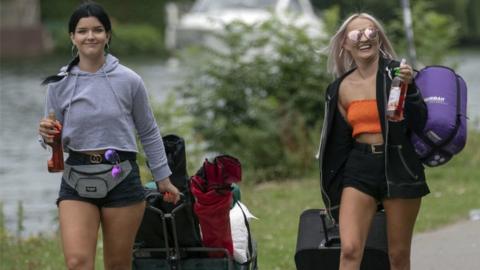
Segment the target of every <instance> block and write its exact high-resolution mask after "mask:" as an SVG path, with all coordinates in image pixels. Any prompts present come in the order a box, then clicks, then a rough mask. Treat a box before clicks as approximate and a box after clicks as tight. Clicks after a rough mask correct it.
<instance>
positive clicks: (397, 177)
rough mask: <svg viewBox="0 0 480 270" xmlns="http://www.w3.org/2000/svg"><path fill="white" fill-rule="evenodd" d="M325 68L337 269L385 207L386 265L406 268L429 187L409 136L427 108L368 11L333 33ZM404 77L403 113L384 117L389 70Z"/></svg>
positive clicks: (358, 249)
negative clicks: (338, 248)
mask: <svg viewBox="0 0 480 270" xmlns="http://www.w3.org/2000/svg"><path fill="white" fill-rule="evenodd" d="M329 49H330V50H329V64H328V68H329V70H330V71H331V73H333V74H334V75H335V77H336V80H335V81H334V82H332V83H331V84H330V85H329V87H328V89H327V91H326V97H325V102H326V104H325V120H324V121H325V122H324V125H323V130H322V139H321V143H320V152H319V160H320V168H321V180H322V183H321V186H322V194H323V199H324V202H325V205H326V207H327V210H328V212H329V213H330V215H331V216H332V217H333V218H334V219H335V221H337V222H338V224H339V227H340V238H341V255H340V269H341V270H347V269H359V268H360V264H361V260H362V256H363V249H364V246H365V241H366V238H367V234H368V230H369V227H370V224H371V222H372V219H373V217H374V214H375V212H376V211H377V209H378V207H379V206H383V208H384V209H385V213H386V219H387V235H388V252H389V259H390V269H392V270H400V269H402V270H404V269H410V248H411V239H412V233H413V227H414V223H415V220H416V217H417V214H418V211H419V208H420V202H421V197H422V196H425V195H426V194H428V193H429V189H428V186H427V184H426V182H425V174H424V168H423V166H422V164H421V162H420V161H419V159H418V157H417V155H416V153H415V151H414V148H413V146H412V145H411V143H410V140H409V138H408V135H409V133H410V132H411V131H412V130H421V129H423V126H424V125H425V121H426V117H427V110H426V106H425V103H424V102H423V99H422V97H421V95H420V93H419V91H418V89H417V88H416V86H415V82H414V81H413V71H412V68H411V67H410V66H409V65H407V64H403V65H400V64H399V62H398V61H395V60H394V57H395V52H394V50H393V48H392V45H391V44H390V41H389V40H388V38H387V36H386V35H385V32H384V30H383V28H382V26H381V25H380V23H379V22H378V21H377V20H376V19H375V18H374V17H372V16H371V15H368V14H365V13H360V14H354V15H352V16H350V17H349V18H348V19H346V20H345V22H344V23H343V24H342V25H341V27H340V29H339V30H338V31H337V33H336V34H335V35H334V36H333V37H332V39H331V41H330V46H329ZM399 65H400V67H399V68H400V75H399V76H400V77H401V78H402V79H403V81H404V82H405V83H407V84H408V90H407V95H406V102H405V112H404V119H402V120H401V121H396V122H393V121H389V120H387V118H386V113H385V112H386V103H387V102H386V101H387V99H388V96H389V89H390V84H391V80H392V79H391V78H392V75H393V72H392V69H393V68H394V67H398V66H399Z"/></svg>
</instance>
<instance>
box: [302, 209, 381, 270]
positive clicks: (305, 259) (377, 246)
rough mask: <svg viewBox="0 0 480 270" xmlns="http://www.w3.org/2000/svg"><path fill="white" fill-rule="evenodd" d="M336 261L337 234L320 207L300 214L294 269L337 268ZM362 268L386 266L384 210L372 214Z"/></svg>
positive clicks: (338, 259)
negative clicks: (373, 215)
mask: <svg viewBox="0 0 480 270" xmlns="http://www.w3.org/2000/svg"><path fill="white" fill-rule="evenodd" d="M339 263H340V237H339V230H338V226H337V225H334V224H333V222H332V221H331V220H330V218H329V217H328V215H326V212H325V210H324V209H308V210H305V211H304V212H303V213H302V214H301V216H300V223H299V225H298V238H297V248H296V252H295V265H296V267H297V270H337V269H338V267H339ZM360 269H362V270H388V269H390V264H389V259H388V250H387V231H386V220H385V213H384V212H383V211H379V212H377V213H376V214H375V217H374V219H373V221H372V226H371V228H370V232H369V235H368V238H367V242H366V246H365V251H364V254H363V260H362V265H361V268H360Z"/></svg>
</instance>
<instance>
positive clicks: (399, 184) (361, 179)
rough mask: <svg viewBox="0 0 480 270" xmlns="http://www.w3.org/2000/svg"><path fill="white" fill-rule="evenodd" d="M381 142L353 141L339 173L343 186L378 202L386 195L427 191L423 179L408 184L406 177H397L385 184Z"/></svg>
mask: <svg viewBox="0 0 480 270" xmlns="http://www.w3.org/2000/svg"><path fill="white" fill-rule="evenodd" d="M383 148H384V147H383V145H381V146H380V147H379V148H378V149H377V148H375V149H373V148H372V147H371V145H368V144H362V143H355V144H354V147H353V149H352V151H351V152H350V155H349V157H348V159H347V161H346V164H345V168H344V172H343V176H344V177H343V187H353V188H355V189H357V190H360V191H361V192H363V193H366V194H368V195H370V196H372V197H373V198H375V199H376V200H378V201H383V200H384V199H387V198H419V197H422V196H424V195H426V194H428V193H429V190H428V186H427V184H426V183H425V182H424V181H417V182H414V183H413V184H412V181H414V180H412V179H409V178H408V177H406V178H405V177H403V178H398V179H396V180H395V182H391V183H390V186H388V184H387V179H386V173H385V152H384V149H383Z"/></svg>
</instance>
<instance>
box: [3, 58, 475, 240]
mask: <svg viewBox="0 0 480 270" xmlns="http://www.w3.org/2000/svg"><path fill="white" fill-rule="evenodd" d="M453 61H454V62H457V63H459V64H460V65H459V66H458V67H457V72H458V73H459V74H461V75H462V76H463V78H464V79H465V80H466V82H467V85H468V87H469V104H468V108H469V117H470V119H471V121H470V123H471V124H473V123H474V122H476V124H475V125H476V127H477V128H480V124H479V121H478V119H480V76H478V71H479V70H480V52H478V51H477V52H474V53H472V52H468V53H463V54H460V55H459V56H458V57H455V58H454V59H453ZM123 63H124V64H126V65H127V66H129V67H131V68H132V69H134V70H135V71H136V72H137V73H138V74H139V75H140V76H142V78H143V79H144V81H145V84H146V86H147V89H148V91H149V93H150V95H151V97H152V101H154V102H158V101H161V100H162V98H163V97H164V96H165V94H166V93H167V92H168V91H171V90H172V89H173V88H174V86H175V85H178V84H179V83H180V82H181V78H182V68H181V66H179V65H178V62H176V61H167V62H162V61H160V60H158V61H156V60H152V59H136V60H125V61H124V62H123ZM61 64H62V61H59V60H55V59H54V60H49V61H34V62H31V61H30V62H2V64H1V70H0V78H1V80H0V90H1V92H0V130H1V131H0V132H1V134H0V135H1V141H2V144H0V152H1V153H2V154H1V155H0V202H2V203H3V212H4V216H5V225H6V227H7V230H9V231H10V232H11V233H12V234H16V233H17V227H18V218H17V213H18V204H19V202H22V205H23V209H24V218H23V227H24V230H22V231H21V232H20V235H22V236H31V235H37V234H40V233H42V234H45V233H52V232H54V231H55V230H56V229H57V227H58V226H57V222H56V210H57V208H56V205H55V199H56V197H57V193H58V188H59V182H60V177H61V175H60V174H50V173H48V172H47V170H46V162H47V160H48V159H49V158H50V153H49V152H48V151H45V150H43V149H42V148H41V147H40V146H39V144H38V143H37V141H36V138H37V126H38V120H39V119H40V118H41V116H42V114H43V104H44V96H45V88H44V87H43V86H41V85H40V81H41V79H42V78H43V77H45V76H46V75H48V74H53V73H56V72H57V70H58V67H59V66H60V65H61ZM474 119H477V120H474Z"/></svg>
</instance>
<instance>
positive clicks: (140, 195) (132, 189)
mask: <svg viewBox="0 0 480 270" xmlns="http://www.w3.org/2000/svg"><path fill="white" fill-rule="evenodd" d="M129 162H130V163H131V165H132V171H131V172H130V173H129V174H128V176H127V177H126V178H125V179H124V180H123V181H122V182H121V183H120V184H118V185H117V186H116V187H114V188H113V189H112V190H110V191H109V192H108V193H107V196H106V197H104V198H84V197H81V196H80V195H79V194H78V192H77V191H76V190H75V189H74V188H72V187H71V186H70V185H68V184H67V182H66V181H65V179H63V177H62V183H61V185H60V191H59V193H58V199H57V206H58V204H59V203H60V202H61V201H63V200H76V201H84V202H88V203H91V204H94V205H96V206H97V207H98V208H102V207H122V206H127V205H131V204H134V203H137V202H141V201H143V200H144V199H145V191H144V188H143V186H142V182H141V180H140V170H139V168H138V164H137V162H136V161H135V160H129ZM66 163H67V164H69V165H87V164H90V163H88V162H85V160H84V159H79V158H75V157H71V156H69V158H68V159H67V160H66Z"/></svg>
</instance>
